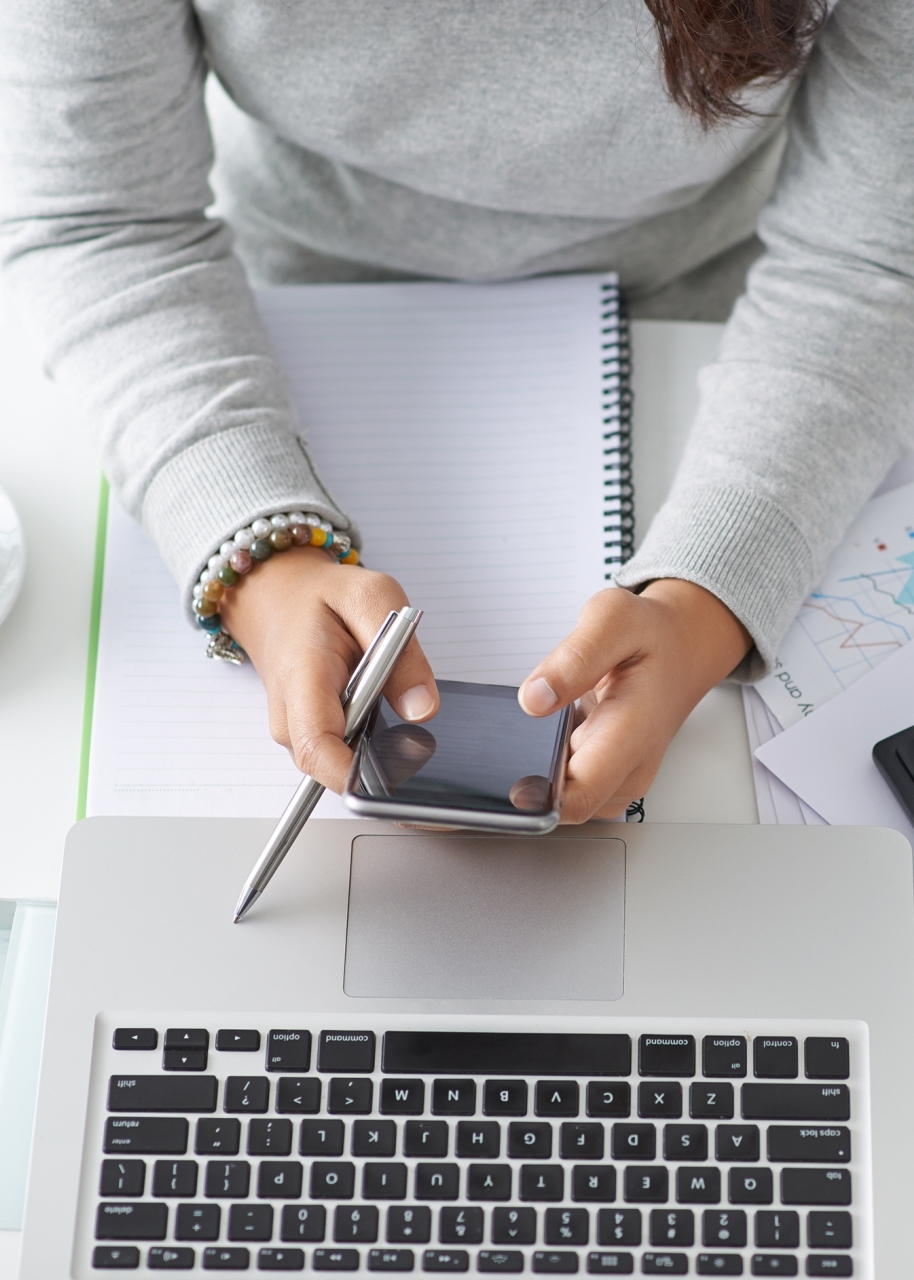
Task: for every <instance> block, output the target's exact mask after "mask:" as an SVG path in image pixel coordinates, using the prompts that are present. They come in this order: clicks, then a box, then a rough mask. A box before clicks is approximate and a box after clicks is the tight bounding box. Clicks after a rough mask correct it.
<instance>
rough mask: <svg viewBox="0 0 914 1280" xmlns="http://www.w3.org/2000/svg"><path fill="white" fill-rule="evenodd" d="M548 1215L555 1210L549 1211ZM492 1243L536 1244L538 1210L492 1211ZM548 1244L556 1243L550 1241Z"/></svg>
mask: <svg viewBox="0 0 914 1280" xmlns="http://www.w3.org/2000/svg"><path fill="white" fill-rule="evenodd" d="M546 1212H547V1213H552V1212H555V1210H551V1209H549V1210H547V1211H546ZM492 1243H493V1244H535V1243H536V1210H535V1209H506V1208H503V1207H500V1208H497V1209H493V1210H492ZM546 1243H547V1244H552V1243H556V1242H555V1241H551V1240H548V1239H547V1241H546Z"/></svg>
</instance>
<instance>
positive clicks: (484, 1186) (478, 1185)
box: [467, 1164, 511, 1200]
mask: <svg viewBox="0 0 914 1280" xmlns="http://www.w3.org/2000/svg"><path fill="white" fill-rule="evenodd" d="M467 1199H468V1200H510V1199H511V1166H510V1165H508V1164H471V1165H468V1166H467Z"/></svg>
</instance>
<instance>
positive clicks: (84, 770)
mask: <svg viewBox="0 0 914 1280" xmlns="http://www.w3.org/2000/svg"><path fill="white" fill-rule="evenodd" d="M109 493H110V491H109V487H108V481H107V479H106V478H105V477H104V476H102V479H101V484H100V485H99V491H98V518H97V520H96V524H95V564H94V568H93V571H92V605H91V609H90V612H89V650H88V654H87V656H86V690H85V695H84V699H83V729H82V742H81V745H80V752H79V784H78V787H77V791H76V821H77V822H81V821H82V819H83V818H84V817H85V816H86V801H87V798H88V794H89V752H90V749H91V746H92V715H93V712H94V710H95V676H96V671H97V669H98V636H99V627H100V625H101V616H102V590H103V587H104V582H105V544H106V541H107V537H108V499H109Z"/></svg>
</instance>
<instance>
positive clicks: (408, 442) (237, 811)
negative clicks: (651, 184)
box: [88, 276, 606, 817]
mask: <svg viewBox="0 0 914 1280" xmlns="http://www.w3.org/2000/svg"><path fill="white" fill-rule="evenodd" d="M605 279H606V278H605V277H597V276H566V277H559V278H552V279H544V280H533V281H522V282H516V283H510V284H503V285H460V284H402V285H401V284H383V285H311V286H297V287H288V288H275V289H267V290H263V291H261V292H260V293H259V294H258V302H259V305H260V309H261V313H262V315H263V318H264V321H265V323H266V325H267V328H268V329H269V331H270V334H271V337H272V339H273V343H274V346H275V348H276V351H277V354H278V355H279V358H280V360H281V362H282V363H283V365H284V367H285V369H286V372H287V375H288V378H289V383H290V387H291V391H292V395H293V398H294V400H295V402H296V405H297V407H298V411H299V416H300V420H301V426H302V433H303V435H304V437H305V439H306V441H307V444H308V447H309V449H310V451H311V453H312V456H313V458H314V461H315V463H316V465H317V468H318V471H319V472H320V474H321V476H322V478H323V480H324V481H325V483H326V484H327V486H328V488H329V489H330V491H331V492H332V493H333V494H334V496H335V498H336V499H337V500H338V501H339V502H340V503H341V504H342V506H343V507H344V509H345V510H346V511H348V512H349V513H350V514H351V515H352V517H353V518H354V519H356V520H357V522H358V524H359V527H360V529H361V532H362V536H363V540H364V547H363V553H362V554H363V559H364V561H365V562H366V564H368V565H369V566H370V567H372V568H378V569H383V570H385V571H386V572H388V573H391V574H393V575H394V576H395V577H397V578H398V579H399V580H400V582H402V584H403V586H404V587H405V589H406V591H407V593H408V595H409V598H410V601H411V603H413V604H416V605H419V606H420V607H422V608H423V609H424V610H425V617H424V618H423V620H422V623H421V625H420V628H419V639H420V641H421V643H422V645H423V647H424V648H425V651H426V653H427V654H428V656H429V659H430V661H431V663H432V666H433V668H434V670H435V673H436V675H438V676H440V677H443V678H449V679H458V680H459V679H467V680H477V681H484V682H492V683H498V684H518V683H520V681H521V680H522V679H523V678H524V676H525V675H526V674H527V673H528V672H529V670H530V669H531V667H533V666H534V664H535V663H536V662H538V661H539V660H540V658H542V657H543V656H544V655H545V654H546V653H548V652H549V650H550V649H551V648H552V647H553V646H554V645H555V644H556V643H557V642H558V641H559V640H560V639H561V638H562V636H563V635H565V634H566V633H567V632H568V631H569V630H570V629H571V628H572V627H573V625H574V622H575V619H576V617H577V613H578V611H579V609H580V607H581V605H582V604H583V603H584V601H585V600H586V599H587V597H588V596H590V595H592V594H593V592H594V591H597V590H599V589H600V587H601V586H603V585H605V579H604V564H603V539H604V535H603V476H604V471H603V463H604V459H603V431H604V429H605V428H604V425H603V418H604V416H605V415H604V413H603V409H602V406H603V398H602V389H601V386H602V384H601V342H602V341H603V340H605V335H601V324H602V325H603V327H604V328H605V324H604V323H603V322H602V320H601V317H602V310H601V293H600V285H601V284H602V283H603V282H604V280H605ZM255 572H256V570H255ZM352 572H359V570H357V569H354V570H352ZM240 589H241V590H243V589H244V588H243V586H242V587H241V588H240ZM204 647H205V640H204V637H203V635H202V633H195V631H194V630H193V629H192V628H190V627H189V626H188V624H187V622H186V621H185V620H184V618H183V616H182V613H181V608H180V604H179V601H178V599H177V594H176V592H175V588H174V585H173V583H172V582H171V579H170V578H169V576H168V574H167V572H166V570H165V568H164V565H163V564H162V562H161V560H160V559H159V557H158V553H157V552H156V550H155V548H154V547H153V546H152V544H151V543H150V542H149V540H148V539H147V538H146V536H145V534H144V533H143V532H142V530H141V529H140V528H139V527H138V526H137V525H135V523H134V522H133V521H131V520H130V519H129V518H128V517H127V516H125V515H124V514H123V512H121V511H120V510H119V508H117V506H116V504H115V503H113V502H112V510H111V518H110V523H109V532H108V546H107V556H106V564H105V578H104V594H103V603H102V618H101V632H100V640H99V653H98V674H97V683H96V697H95V710H94V722H93V733H92V751H91V757H90V774H89V796H88V812H89V813H96V814H98V813H106V814H137V813H141V814H166V815H203V816H205V815H209V814H216V813H219V814H223V815H235V816H249V815H250V816H264V817H272V816H274V815H278V813H279V812H280V811H281V810H282V808H283V806H284V804H285V803H286V801H287V800H288V798H289V795H290V793H291V790H292V788H293V787H294V785H295V783H296V780H297V777H298V775H297V772H296V770H295V769H294V767H293V765H292V764H291V762H290V761H289V760H288V757H287V756H286V753H285V751H284V750H283V749H282V748H280V747H278V746H276V745H275V744H274V743H273V742H272V740H271V739H270V737H269V732H268V728H267V718H266V699H265V696H264V693H263V690H262V688H261V686H260V683H259V680H258V678H257V676H256V673H255V672H254V671H253V670H252V669H251V668H250V666H248V665H246V666H245V667H243V668H240V669H239V668H234V667H229V666H227V665H226V664H222V663H219V662H210V661H207V659H206V658H205V657H204V653H203V650H204ZM321 806H322V807H321V808H320V809H319V810H318V813H319V814H321V815H322V816H333V815H334V814H337V815H338V816H345V814H346V811H345V810H344V809H343V808H342V805H341V804H340V803H339V802H338V801H337V800H336V798H335V797H330V796H325V798H324V800H322V802H321Z"/></svg>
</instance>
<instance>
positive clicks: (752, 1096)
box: [740, 1084, 851, 1120]
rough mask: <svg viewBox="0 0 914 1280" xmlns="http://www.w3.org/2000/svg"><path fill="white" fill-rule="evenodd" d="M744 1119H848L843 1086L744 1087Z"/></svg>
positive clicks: (742, 1099) (742, 1100) (748, 1085)
mask: <svg viewBox="0 0 914 1280" xmlns="http://www.w3.org/2000/svg"><path fill="white" fill-rule="evenodd" d="M740 1102H741V1104H742V1109H743V1119H744V1120H849V1119H850V1114H851V1110H850V1108H851V1101H850V1093H849V1092H848V1088H847V1085H846V1084H831V1085H826V1084H744V1085H743V1087H742V1090H741V1098H740Z"/></svg>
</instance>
